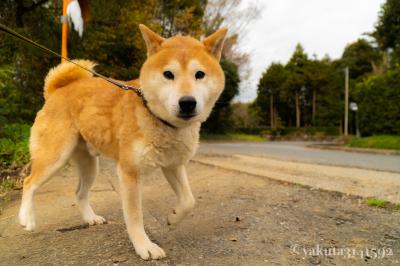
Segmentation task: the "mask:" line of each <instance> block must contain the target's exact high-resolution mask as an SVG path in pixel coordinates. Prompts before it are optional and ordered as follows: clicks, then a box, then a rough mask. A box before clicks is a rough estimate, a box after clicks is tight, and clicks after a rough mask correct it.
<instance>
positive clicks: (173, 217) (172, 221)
mask: <svg viewBox="0 0 400 266" xmlns="http://www.w3.org/2000/svg"><path fill="white" fill-rule="evenodd" d="M183 218H184V215H182V214H180V213H179V214H178V213H177V212H176V211H175V210H173V211H172V213H170V214H169V215H168V217H167V223H168V225H169V226H172V227H173V226H174V225H177V224H178V223H179V222H180V221H182V219H183Z"/></svg>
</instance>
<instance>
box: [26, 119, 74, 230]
mask: <svg viewBox="0 0 400 266" xmlns="http://www.w3.org/2000/svg"><path fill="white" fill-rule="evenodd" d="M42 122H43V121H42V120H41V118H37V119H36V122H35V124H34V125H33V127H32V130H31V139H30V150H31V163H32V166H31V174H30V175H29V176H28V177H26V178H25V180H24V185H23V193H22V202H21V207H20V210H19V222H20V224H21V225H23V226H25V229H26V230H29V231H31V230H33V229H34V228H35V214H34V206H33V197H34V194H35V191H36V190H37V189H38V188H39V187H40V186H41V185H43V184H44V183H45V182H46V181H48V180H49V179H50V178H51V177H52V176H53V175H54V174H55V173H56V172H57V171H58V170H59V169H60V168H62V167H63V166H64V165H65V163H66V162H67V161H68V159H69V158H70V156H71V153H72V151H73V150H74V149H75V147H76V144H77V140H78V133H77V132H76V130H75V129H74V128H72V126H71V125H68V124H66V123H61V121H60V120H59V121H50V122H54V123H52V124H49V123H46V124H45V123H42ZM63 122H65V121H63ZM50 125H51V126H50Z"/></svg>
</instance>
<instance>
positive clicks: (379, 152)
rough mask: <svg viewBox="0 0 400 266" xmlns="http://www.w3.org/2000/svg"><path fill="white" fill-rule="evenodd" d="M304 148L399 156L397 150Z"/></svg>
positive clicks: (337, 146) (308, 146)
mask: <svg viewBox="0 0 400 266" xmlns="http://www.w3.org/2000/svg"><path fill="white" fill-rule="evenodd" d="M306 147H307V148H312V149H320V150H337V151H346V152H358V153H370V154H380V155H400V151H398V150H388V149H371V148H354V147H346V146H341V145H340V144H308V145H306Z"/></svg>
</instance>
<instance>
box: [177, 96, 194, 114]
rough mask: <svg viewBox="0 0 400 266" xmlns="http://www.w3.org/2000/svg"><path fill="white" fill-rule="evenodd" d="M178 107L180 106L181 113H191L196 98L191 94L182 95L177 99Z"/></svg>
mask: <svg viewBox="0 0 400 266" xmlns="http://www.w3.org/2000/svg"><path fill="white" fill-rule="evenodd" d="M179 107H180V108H181V113H183V114H191V113H193V111H194V109H195V108H196V99H195V98H194V97H192V96H183V97H181V98H180V99H179Z"/></svg>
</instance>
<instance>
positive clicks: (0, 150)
mask: <svg viewBox="0 0 400 266" xmlns="http://www.w3.org/2000/svg"><path fill="white" fill-rule="evenodd" d="M29 131H30V126H29V125H26V124H10V125H5V126H4V127H3V128H0V166H13V167H20V166H23V165H25V164H26V163H28V162H29V148H28V146H29V145H28V143H29Z"/></svg>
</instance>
